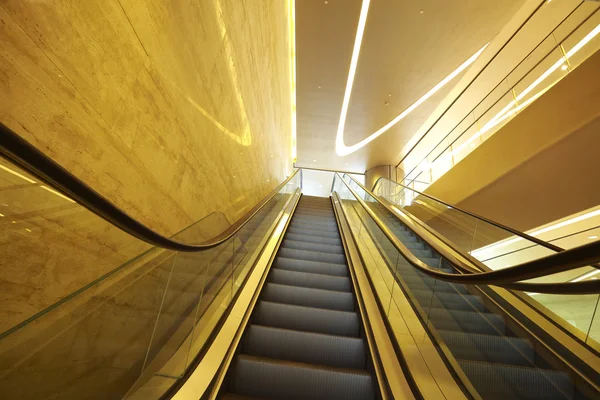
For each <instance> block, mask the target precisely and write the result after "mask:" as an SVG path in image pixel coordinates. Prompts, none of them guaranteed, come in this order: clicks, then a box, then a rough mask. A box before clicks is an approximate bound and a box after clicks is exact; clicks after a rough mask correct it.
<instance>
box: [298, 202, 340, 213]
mask: <svg viewBox="0 0 600 400" xmlns="http://www.w3.org/2000/svg"><path fill="white" fill-rule="evenodd" d="M296 211H297V212H298V211H299V212H313V213H324V214H331V213H333V209H332V208H331V206H314V205H305V204H299V205H298V207H296Z"/></svg>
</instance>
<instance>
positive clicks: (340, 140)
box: [335, 0, 487, 156]
mask: <svg viewBox="0 0 600 400" xmlns="http://www.w3.org/2000/svg"><path fill="white" fill-rule="evenodd" d="M369 4H370V0H363V3H362V7H361V11H360V18H359V20H358V28H357V30H356V38H355V40H354V49H353V50H352V59H351V60H350V70H349V71H348V80H347V82H346V91H345V93H344V100H343V102H342V110H341V113H340V121H339V123H338V130H337V135H336V140H335V152H336V154H337V155H338V156H346V155H348V154H352V153H354V152H355V151H357V150H359V149H361V148H363V147H364V146H366V145H367V144H369V143H370V142H372V141H373V140H375V139H376V138H378V137H379V136H381V135H382V134H383V133H385V132H386V131H387V130H389V129H390V128H391V127H392V126H394V125H396V124H397V123H398V122H400V121H401V120H402V119H404V118H405V117H406V116H407V115H408V114H410V113H411V112H413V111H414V110H415V109H416V108H417V107H419V106H420V105H421V104H423V103H424V102H425V101H426V100H427V99H429V98H430V97H431V96H433V95H434V94H435V93H436V92H437V91H439V90H440V89H441V88H443V87H444V86H445V85H446V84H447V83H448V82H450V81H451V80H452V79H454V78H456V76H458V75H459V74H460V73H461V72H463V71H464V70H465V69H466V68H467V67H468V66H469V65H471V64H472V63H473V62H474V61H475V60H476V59H477V58H478V57H479V56H480V55H481V53H482V52H483V51H484V50H485V48H486V47H487V44H486V45H485V46H483V47H482V48H481V49H480V50H479V51H478V52H477V53H475V54H473V55H472V56H471V57H470V58H469V59H468V60H467V61H465V62H464V63H463V64H461V65H460V66H459V67H458V68H457V69H455V70H454V71H452V72H451V73H450V75H448V76H446V77H445V78H444V79H443V80H442V81H441V82H439V83H438V84H437V85H435V86H434V87H433V88H432V89H431V90H429V91H428V92H427V93H425V94H424V95H423V96H422V97H421V98H419V99H418V100H417V101H415V102H414V103H413V104H411V105H410V106H409V107H408V108H407V109H405V110H404V111H402V112H401V113H400V114H399V115H398V116H396V117H395V118H394V119H392V120H391V121H390V122H388V123H387V124H386V125H384V126H383V127H381V128H380V129H379V130H377V131H375V132H373V133H372V134H371V135H369V136H368V137H367V138H365V139H363V140H361V141H360V142H358V143H356V144H354V145H352V146H346V144H345V143H344V128H345V126H346V117H347V114H348V107H349V105H350V97H351V95H352V87H353V86H354V77H355V75H356V67H357V65H358V57H359V55H360V47H361V44H362V39H363V36H364V31H365V25H366V22H367V14H368V12H369Z"/></svg>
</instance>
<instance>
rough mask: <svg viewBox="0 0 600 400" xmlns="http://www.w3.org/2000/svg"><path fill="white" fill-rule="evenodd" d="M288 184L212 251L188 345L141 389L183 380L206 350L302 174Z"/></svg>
mask: <svg viewBox="0 0 600 400" xmlns="http://www.w3.org/2000/svg"><path fill="white" fill-rule="evenodd" d="M289 183H291V184H288V185H286V186H284V187H283V188H282V189H281V190H280V192H279V193H278V194H276V195H275V196H274V197H273V198H272V199H271V200H270V201H269V202H268V203H266V204H265V206H264V207H263V208H262V209H261V210H260V211H258V213H257V214H256V215H255V216H254V217H253V218H252V219H251V220H250V221H249V222H248V223H247V224H246V225H245V226H244V227H242V228H241V229H240V230H239V231H238V232H237V233H236V234H235V235H234V236H233V237H232V238H231V239H229V240H228V241H227V242H225V243H223V244H222V245H220V246H218V247H216V248H214V249H212V250H211V252H212V254H211V256H210V259H209V263H208V266H207V268H206V269H205V271H204V272H203V279H204V284H203V286H202V287H203V291H202V294H201V296H200V300H199V302H198V304H197V306H196V308H195V310H194V319H193V321H194V322H193V324H192V326H191V328H190V329H188V331H187V335H186V337H185V341H183V342H182V344H181V346H179V347H177V348H175V347H174V350H176V351H174V352H173V353H172V355H171V357H170V359H169V360H168V361H167V362H166V363H165V362H162V363H161V364H164V367H162V368H161V369H159V370H157V371H152V373H153V375H150V374H145V376H144V379H143V383H144V385H140V388H145V386H146V383H148V384H150V385H152V384H153V382H154V380H155V379H156V377H161V376H164V375H167V376H171V375H170V374H172V375H174V376H180V374H179V373H180V372H181V373H183V372H184V371H185V369H186V368H188V367H189V366H190V364H191V363H192V362H193V361H194V359H196V358H197V357H199V356H201V355H202V354H203V352H204V351H205V350H206V348H207V344H208V343H209V340H210V338H211V335H212V334H213V332H214V330H215V328H216V327H217V326H218V323H219V320H220V319H221V318H223V317H224V315H225V313H226V312H227V309H228V307H229V305H230V304H231V303H232V301H233V300H235V298H236V296H237V294H238V293H239V291H240V290H241V288H242V287H243V285H244V283H245V280H246V278H247V277H248V275H249V273H250V272H251V270H252V267H253V266H254V264H255V262H256V260H257V258H258V256H259V255H260V252H261V249H262V248H263V247H264V245H265V244H266V241H267V240H268V238H269V236H270V235H271V233H272V231H273V229H274V228H275V226H276V225H277V223H278V221H279V217H280V216H281V212H282V211H283V209H284V208H285V207H286V205H287V204H288V201H289V200H290V198H291V197H292V196H293V195H294V193H295V192H296V190H297V189H298V188H299V187H300V180H299V174H296V176H295V177H294V178H292V179H291V180H290V182H289ZM161 364H159V365H161ZM178 374H179V375H178ZM132 393H136V392H132Z"/></svg>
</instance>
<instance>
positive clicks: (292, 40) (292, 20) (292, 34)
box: [288, 0, 298, 163]
mask: <svg viewBox="0 0 600 400" xmlns="http://www.w3.org/2000/svg"><path fill="white" fill-rule="evenodd" d="M288 7H289V15H288V19H289V46H290V48H289V51H290V96H291V97H290V103H291V107H292V110H291V111H292V115H291V118H292V121H291V123H292V163H295V162H296V160H297V158H298V153H297V145H296V2H295V0H289V2H288Z"/></svg>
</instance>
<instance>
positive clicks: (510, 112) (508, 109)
mask: <svg viewBox="0 0 600 400" xmlns="http://www.w3.org/2000/svg"><path fill="white" fill-rule="evenodd" d="M598 33H600V24H599V25H598V26H596V27H595V28H594V29H593V30H592V31H591V32H590V33H588V34H587V35H586V36H585V37H584V38H583V39H581V40H580V41H579V42H578V43H577V44H576V45H575V46H574V47H573V48H572V49H571V50H570V51H569V52H567V53H566V58H562V57H561V59H560V60H558V61H557V62H555V63H554V64H553V65H552V66H551V67H550V68H548V69H547V70H546V71H545V72H544V73H543V74H541V75H540V76H539V77H538V78H537V79H536V80H535V81H533V83H531V84H530V85H529V86H528V87H527V88H525V90H523V92H521V93H520V94H519V95H518V96H516V101H515V100H511V101H510V102H509V103H508V105H506V106H505V107H504V108H503V109H502V110H500V112H498V113H497V114H496V115H495V116H494V117H493V118H492V119H490V121H488V122H487V123H486V124H485V125H484V126H483V127H482V128H481V129H479V130H478V131H477V132H476V133H475V134H474V135H473V136H472V137H471V138H469V139H468V140H467V141H466V142H465V143H463V144H462V145H460V146H459V147H458V148H456V149H454V150H452V151H450V152H447V153H446V154H444V155H443V156H441V157H439V158H438V159H437V160H435V161H434V162H433V163H431V164H430V163H429V162H428V161H427V160H423V161H422V162H421V164H420V165H419V169H420V172H417V173H416V175H415V176H418V175H419V174H420V173H422V172H425V171H428V170H432V169H433V168H434V167H435V166H436V164H439V163H443V162H447V161H448V159H450V158H451V157H452V156H453V155H456V154H458V153H460V152H461V151H463V150H464V149H465V148H466V147H467V146H468V145H470V144H473V142H474V141H475V139H477V138H479V137H480V136H481V135H483V134H484V133H486V132H488V131H490V130H491V129H492V128H494V127H495V126H497V125H499V124H500V123H501V122H503V121H505V120H506V119H508V118H510V117H512V116H514V115H515V114H516V113H517V112H518V111H520V110H522V109H524V108H525V107H527V106H528V105H529V104H531V103H533V102H534V101H535V100H537V99H538V98H539V97H540V96H541V95H543V94H544V93H546V92H547V91H548V90H549V89H550V88H551V87H552V86H553V85H554V84H555V83H556V82H558V80H557V81H555V82H553V83H552V84H550V85H548V86H547V87H545V88H544V89H542V90H540V91H539V92H538V93H536V94H535V95H533V96H532V97H531V98H529V99H527V100H526V101H525V102H523V103H521V104H519V105H518V106H517V107H515V105H516V104H518V102H519V101H520V100H522V99H523V98H525V96H527V95H528V94H529V93H531V91H533V89H535V88H536V87H537V86H538V85H539V84H540V83H542V82H543V81H544V80H545V79H546V78H548V77H549V76H550V75H552V73H554V72H555V71H556V70H557V69H558V68H560V67H561V66H563V65H564V64H566V62H567V60H568V59H569V58H571V57H572V56H573V55H575V54H576V53H577V52H578V51H579V50H581V48H583V46H585V45H586V44H587V43H588V42H589V41H590V40H592V39H593V38H594V37H595V36H596V35H598ZM559 80H560V79H559ZM411 175H412V174H411Z"/></svg>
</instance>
